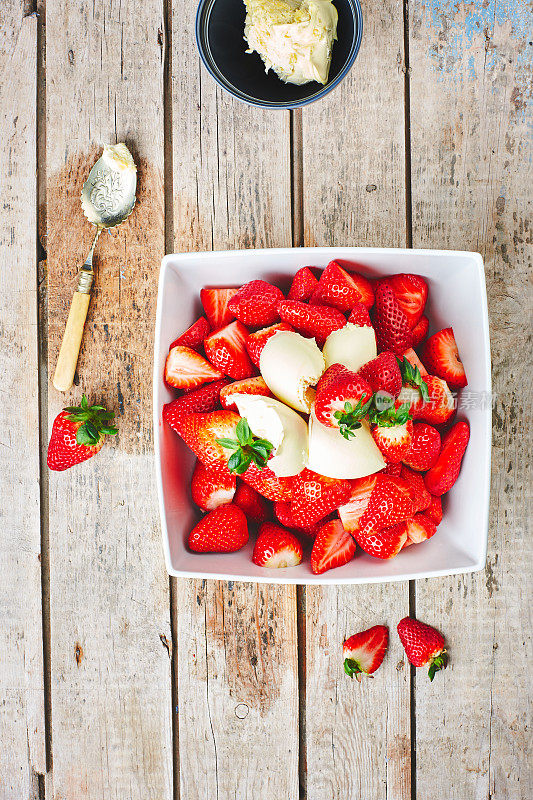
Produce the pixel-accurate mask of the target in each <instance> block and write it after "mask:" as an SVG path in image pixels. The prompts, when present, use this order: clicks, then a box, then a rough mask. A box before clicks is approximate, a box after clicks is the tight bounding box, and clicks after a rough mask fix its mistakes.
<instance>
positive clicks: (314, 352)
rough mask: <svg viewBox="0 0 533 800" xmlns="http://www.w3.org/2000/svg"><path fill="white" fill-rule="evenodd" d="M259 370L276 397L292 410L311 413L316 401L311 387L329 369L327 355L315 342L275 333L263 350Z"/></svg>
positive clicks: (301, 337)
mask: <svg viewBox="0 0 533 800" xmlns="http://www.w3.org/2000/svg"><path fill="white" fill-rule="evenodd" d="M259 368H260V370H261V375H262V376H263V380H264V381H265V383H266V385H267V386H268V388H269V389H270V391H271V392H272V394H275V395H276V397H278V398H279V399H280V400H282V401H283V402H284V403H287V405H288V406H290V407H291V408H295V409H296V410H297V411H303V412H304V413H306V414H308V413H309V411H310V409H311V404H312V402H313V400H314V399H315V390H314V389H312V388H311V387H312V386H315V385H316V384H317V383H318V380H319V378H320V376H321V375H322V373H323V372H324V369H325V364H324V356H323V355H322V353H321V352H320V350H319V349H318V347H317V344H316V342H315V340H314V339H306V338H305V337H303V336H301V335H300V334H299V333H295V332H294V331H280V332H279V333H275V334H274V336H271V337H270V339H268V340H267V342H266V344H265V346H264V347H263V349H262V351H261V356H260V359H259Z"/></svg>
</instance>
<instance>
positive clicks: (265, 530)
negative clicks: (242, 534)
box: [252, 522, 303, 569]
mask: <svg viewBox="0 0 533 800" xmlns="http://www.w3.org/2000/svg"><path fill="white" fill-rule="evenodd" d="M302 552H303V551H302V545H301V543H300V540H299V539H298V538H297V537H296V536H295V535H294V533H292V532H291V531H288V530H286V528H282V527H281V526H280V525H275V524H274V523H273V522H265V523H263V525H261V527H260V528H259V536H258V538H257V541H256V543H255V547H254V554H253V556H252V561H253V562H254V564H257V566H258V567H266V568H267V569H279V568H284V567H296V566H298V564H300V562H301V560H302Z"/></svg>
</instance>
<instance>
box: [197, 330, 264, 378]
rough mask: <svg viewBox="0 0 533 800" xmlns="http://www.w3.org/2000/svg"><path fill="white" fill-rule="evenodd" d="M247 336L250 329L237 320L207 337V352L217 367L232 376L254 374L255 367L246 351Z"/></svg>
mask: <svg viewBox="0 0 533 800" xmlns="http://www.w3.org/2000/svg"><path fill="white" fill-rule="evenodd" d="M247 338H248V329H247V328H245V327H244V325H243V324H242V323H241V322H239V321H238V320H235V322H230V324H229V325H226V327H225V328H221V329H220V330H218V331H215V332H214V333H212V334H210V336H208V337H207V339H206V340H205V341H204V348H205V354H206V356H207V357H208V359H209V361H210V362H211V363H212V364H213V365H214V366H215V367H216V368H217V369H219V370H220V371H221V372H222V373H223V374H225V375H228V376H229V377H230V378H233V379H234V380H242V379H243V378H250V377H251V376H252V375H253V374H254V367H253V365H252V362H251V361H250V359H249V357H248V353H247V352H246V339H247Z"/></svg>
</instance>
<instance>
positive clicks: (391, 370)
mask: <svg viewBox="0 0 533 800" xmlns="http://www.w3.org/2000/svg"><path fill="white" fill-rule="evenodd" d="M359 375H361V376H362V377H363V378H364V379H365V380H366V381H368V383H369V384H370V386H371V387H372V391H373V392H379V391H380V390H381V391H384V392H388V393H389V394H392V395H393V397H397V396H398V394H399V393H400V389H401V388H402V376H401V373H400V369H399V367H398V362H397V361H396V356H395V355H394V353H391V352H390V351H385V352H383V353H380V354H379V356H377V358H373V359H372V361H369V362H368V363H366V364H365V365H364V366H362V367H361V369H360V370H359Z"/></svg>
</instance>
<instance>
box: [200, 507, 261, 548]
mask: <svg viewBox="0 0 533 800" xmlns="http://www.w3.org/2000/svg"><path fill="white" fill-rule="evenodd" d="M247 541H248V525H247V522H246V517H245V516H244V514H243V513H242V511H241V509H240V508H237V506H235V505H233V503H228V505H225V506H220V507H219V508H216V509H215V510H214V511H210V512H209V513H208V514H206V515H205V517H203V518H202V519H201V520H200V522H199V523H198V524H197V525H195V527H194V528H193V529H192V531H191V533H190V535H189V547H190V549H191V550H193V551H194V552H195V553H234V552H235V551H236V550H240V549H241V548H242V547H244V545H245V544H246V543H247Z"/></svg>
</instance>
